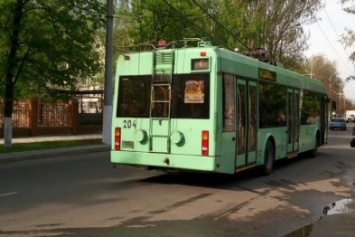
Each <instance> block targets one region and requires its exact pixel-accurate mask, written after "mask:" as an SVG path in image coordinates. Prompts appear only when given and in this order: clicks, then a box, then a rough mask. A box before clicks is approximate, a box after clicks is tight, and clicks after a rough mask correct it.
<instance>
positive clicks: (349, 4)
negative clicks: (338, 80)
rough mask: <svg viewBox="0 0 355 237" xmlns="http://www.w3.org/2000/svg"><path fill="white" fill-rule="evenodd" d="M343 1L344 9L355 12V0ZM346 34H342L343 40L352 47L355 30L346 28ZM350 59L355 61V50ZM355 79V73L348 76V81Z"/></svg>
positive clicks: (346, 45)
mask: <svg viewBox="0 0 355 237" xmlns="http://www.w3.org/2000/svg"><path fill="white" fill-rule="evenodd" d="M341 3H342V4H343V6H344V11H346V12H347V13H350V14H355V4H354V0H342V1H341ZM345 31H346V32H345V34H343V35H342V42H343V44H344V45H345V47H351V46H352V45H354V44H355V32H354V30H353V29H346V30H345ZM349 59H350V60H351V61H352V62H353V63H355V51H354V52H352V53H351V54H350V55H349ZM349 80H355V75H350V76H349V77H348V78H346V81H349Z"/></svg>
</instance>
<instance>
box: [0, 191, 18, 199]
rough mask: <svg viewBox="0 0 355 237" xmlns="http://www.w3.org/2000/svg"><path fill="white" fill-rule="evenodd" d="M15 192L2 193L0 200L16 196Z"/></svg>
mask: <svg viewBox="0 0 355 237" xmlns="http://www.w3.org/2000/svg"><path fill="white" fill-rule="evenodd" d="M16 194H17V192H11V193H3V194H0V198H1V197H6V196H11V195H16Z"/></svg>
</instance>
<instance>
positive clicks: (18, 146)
mask: <svg viewBox="0 0 355 237" xmlns="http://www.w3.org/2000/svg"><path fill="white" fill-rule="evenodd" d="M99 144H102V139H87V140H66V141H47V142H31V143H15V144H12V147H4V145H0V154H4V153H12V152H24V151H35V150H48V149H55V148H65V147H74V146H90V145H99Z"/></svg>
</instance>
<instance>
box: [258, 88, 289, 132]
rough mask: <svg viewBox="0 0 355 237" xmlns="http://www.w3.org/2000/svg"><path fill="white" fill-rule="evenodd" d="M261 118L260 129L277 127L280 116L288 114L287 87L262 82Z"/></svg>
mask: <svg viewBox="0 0 355 237" xmlns="http://www.w3.org/2000/svg"><path fill="white" fill-rule="evenodd" d="M259 103H260V105H259V116H260V120H259V122H260V127H261V128H268V127H276V126H279V125H282V126H285V125H286V123H284V124H279V123H278V121H277V120H278V117H279V115H281V114H283V115H285V114H286V87H285V86H282V85H276V84H271V83H265V82H260V86H259ZM286 119H287V118H286Z"/></svg>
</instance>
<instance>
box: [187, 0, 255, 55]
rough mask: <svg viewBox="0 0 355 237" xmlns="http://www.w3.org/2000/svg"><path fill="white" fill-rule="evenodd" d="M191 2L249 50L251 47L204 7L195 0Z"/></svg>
mask: <svg viewBox="0 0 355 237" xmlns="http://www.w3.org/2000/svg"><path fill="white" fill-rule="evenodd" d="M191 1H192V2H194V3H195V5H197V6H198V7H199V8H200V9H201V10H202V11H203V12H204V13H205V14H206V15H208V16H209V17H210V18H211V19H212V20H213V21H214V22H215V23H217V24H218V25H219V26H221V27H223V28H224V29H225V30H226V31H227V32H228V33H229V34H231V35H232V36H233V37H234V39H236V40H238V41H239V42H240V43H241V44H242V45H243V46H244V47H245V48H247V49H248V50H251V48H250V47H249V46H248V45H246V44H245V43H244V42H243V41H242V40H241V39H239V38H238V37H237V36H236V35H235V34H234V33H233V32H232V31H230V30H229V29H228V28H227V27H225V26H224V25H223V24H222V23H220V22H219V21H218V20H217V19H216V18H215V17H214V16H212V15H211V14H209V13H208V11H207V10H206V9H204V8H203V7H202V6H201V5H200V4H199V3H198V2H196V0H191Z"/></svg>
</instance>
